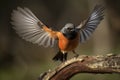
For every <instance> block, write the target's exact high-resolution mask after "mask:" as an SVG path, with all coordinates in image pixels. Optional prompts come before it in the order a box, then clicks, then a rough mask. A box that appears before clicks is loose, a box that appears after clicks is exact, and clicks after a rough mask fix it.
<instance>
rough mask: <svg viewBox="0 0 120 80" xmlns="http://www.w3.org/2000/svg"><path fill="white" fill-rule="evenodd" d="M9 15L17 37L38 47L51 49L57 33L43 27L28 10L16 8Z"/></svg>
mask: <svg viewBox="0 0 120 80" xmlns="http://www.w3.org/2000/svg"><path fill="white" fill-rule="evenodd" d="M11 15H12V17H11V19H12V22H11V24H12V25H14V27H13V28H14V29H15V30H16V33H18V34H19V36H21V37H22V38H23V39H25V40H26V41H29V42H32V43H36V44H38V45H43V46H45V47H48V46H50V47H53V45H54V43H55V40H56V38H57V35H56V34H55V33H57V31H53V30H52V29H50V28H48V27H47V26H45V25H44V24H43V23H42V22H41V21H40V20H39V19H38V18H37V17H36V16H35V15H34V14H33V13H32V11H31V10H30V9H28V8H20V7H18V8H17V10H13V13H12V14H11Z"/></svg>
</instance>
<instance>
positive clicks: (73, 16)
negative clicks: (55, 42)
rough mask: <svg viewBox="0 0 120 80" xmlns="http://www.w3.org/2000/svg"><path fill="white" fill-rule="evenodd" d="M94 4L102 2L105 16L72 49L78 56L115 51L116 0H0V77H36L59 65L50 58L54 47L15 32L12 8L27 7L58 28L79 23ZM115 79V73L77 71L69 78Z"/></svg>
mask: <svg viewBox="0 0 120 80" xmlns="http://www.w3.org/2000/svg"><path fill="white" fill-rule="evenodd" d="M96 4H103V5H105V7H106V11H105V19H104V20H103V21H102V22H101V24H100V25H99V26H98V28H97V29H96V31H95V32H94V34H93V35H92V37H91V38H90V39H89V40H88V41H87V42H86V43H83V44H80V46H79V47H78V48H77V49H76V51H77V52H78V53H80V55H83V54H85V55H99V54H101V55H104V54H107V53H114V54H119V52H120V50H119V49H120V0H0V80H37V78H38V77H39V75H40V74H41V73H43V72H45V71H48V70H49V69H54V68H55V67H56V66H57V65H59V64H60V62H54V61H52V60H51V59H52V57H53V56H54V55H55V53H56V52H55V50H54V49H52V48H44V47H41V46H38V45H35V44H32V43H29V42H26V41H25V40H23V39H21V38H20V37H19V36H18V35H17V34H16V33H15V31H14V30H13V29H12V25H11V24H10V22H11V19H10V18H11V12H12V11H13V9H16V8H17V7H18V6H20V7H28V8H29V9H31V10H32V11H33V13H34V14H35V15H36V16H37V17H38V18H39V19H40V20H41V21H43V22H44V23H45V24H46V25H48V26H53V27H57V28H59V29H61V27H63V26H64V25H65V24H66V23H68V22H72V23H73V24H75V25H76V26H77V25H79V24H80V22H81V21H82V20H84V19H86V18H87V17H88V15H89V13H90V11H91V10H92V9H93V7H94V6H95V5H96ZM71 56H73V54H69V57H71ZM119 79H120V75H118V74H102V75H101V74H97V75H95V74H78V75H76V76H74V77H72V79H71V80H119Z"/></svg>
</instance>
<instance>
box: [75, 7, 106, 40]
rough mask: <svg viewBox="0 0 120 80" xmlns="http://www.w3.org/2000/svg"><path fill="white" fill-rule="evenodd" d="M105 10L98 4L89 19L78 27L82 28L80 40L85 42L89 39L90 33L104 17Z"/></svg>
mask: <svg viewBox="0 0 120 80" xmlns="http://www.w3.org/2000/svg"><path fill="white" fill-rule="evenodd" d="M103 11H104V7H103V6H101V5H96V6H95V8H94V9H93V11H92V13H91V15H90V16H89V17H88V19H87V20H85V21H83V22H82V23H81V24H80V25H79V26H78V27H77V28H79V29H80V42H84V41H86V40H87V39H89V37H90V35H91V34H92V33H93V32H94V30H95V29H96V28H97V26H98V24H99V23H100V21H101V20H102V19H103V16H104V15H103Z"/></svg>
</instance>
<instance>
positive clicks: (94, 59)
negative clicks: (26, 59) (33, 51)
mask: <svg viewBox="0 0 120 80" xmlns="http://www.w3.org/2000/svg"><path fill="white" fill-rule="evenodd" d="M77 73H91V74H106V73H107V74H111V73H118V74H120V55H113V54H108V55H103V56H102V55H100V56H86V55H82V56H78V57H74V58H72V59H69V60H67V61H65V62H62V63H61V64H60V65H59V66H58V67H57V68H55V69H54V70H52V71H51V70H49V71H48V72H45V73H43V74H41V76H40V77H39V79H38V80H69V79H70V78H71V77H72V76H74V75H76V74H77Z"/></svg>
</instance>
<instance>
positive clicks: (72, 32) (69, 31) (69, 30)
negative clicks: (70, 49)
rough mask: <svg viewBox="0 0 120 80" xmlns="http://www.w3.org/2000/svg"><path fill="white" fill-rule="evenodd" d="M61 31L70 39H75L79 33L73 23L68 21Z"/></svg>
mask: <svg viewBox="0 0 120 80" xmlns="http://www.w3.org/2000/svg"><path fill="white" fill-rule="evenodd" d="M61 32H62V33H63V35H64V36H66V37H67V38H68V39H74V38H75V37H76V35H77V30H76V28H75V26H74V25H73V24H72V23H67V24H66V25H65V26H64V27H63V28H62V29H61Z"/></svg>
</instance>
